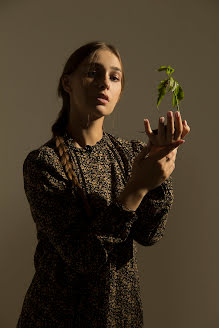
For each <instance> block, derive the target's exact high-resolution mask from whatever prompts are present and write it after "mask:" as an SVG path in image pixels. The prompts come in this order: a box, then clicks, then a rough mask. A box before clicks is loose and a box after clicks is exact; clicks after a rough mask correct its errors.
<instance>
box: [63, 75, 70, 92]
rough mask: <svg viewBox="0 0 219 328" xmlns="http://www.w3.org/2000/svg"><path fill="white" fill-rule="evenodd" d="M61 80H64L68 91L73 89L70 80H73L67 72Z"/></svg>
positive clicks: (65, 88) (64, 86) (64, 85)
mask: <svg viewBox="0 0 219 328" xmlns="http://www.w3.org/2000/svg"><path fill="white" fill-rule="evenodd" d="M61 80H62V86H63V89H64V90H65V91H66V92H68V93H69V92H71V90H72V89H71V84H70V82H71V80H70V76H69V75H67V74H64V75H63V76H62V79H61Z"/></svg>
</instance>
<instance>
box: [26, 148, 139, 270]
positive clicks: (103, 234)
mask: <svg viewBox="0 0 219 328" xmlns="http://www.w3.org/2000/svg"><path fill="white" fill-rule="evenodd" d="M23 176H24V189H25V193H26V196H27V200H28V202H29V205H30V210H31V213H32V217H33V220H34V222H35V223H36V228H37V232H38V236H40V237H41V238H44V240H46V241H47V242H49V244H50V245H52V247H53V248H54V250H55V252H56V253H57V254H59V256H60V257H61V258H62V260H63V261H64V263H65V264H66V265H67V266H69V268H70V271H71V272H72V275H74V274H77V273H88V272H96V271H98V270H99V269H100V268H101V267H102V266H103V265H104V264H106V262H107V260H108V257H109V253H110V250H111V249H113V245H114V244H118V243H124V242H125V241H126V240H127V237H128V236H129V233H130V230H131V226H132V224H133V223H134V222H135V221H136V220H137V215H136V213H135V211H128V210H127V209H125V208H124V207H123V206H122V205H121V204H119V203H113V204H110V205H109V206H105V207H104V208H103V210H102V211H100V213H99V214H97V215H96V217H95V219H94V220H93V222H91V223H89V224H88V221H87V217H86V216H85V215H81V213H82V212H83V211H81V208H80V207H79V203H78V202H79V198H77V197H76V196H75V195H74V193H73V192H72V186H71V182H70V181H69V180H68V179H67V178H66V175H65V173H64V170H63V167H62V165H61V162H60V160H59V158H58V156H57V154H56V153H55V151H54V150H53V149H51V148H49V147H43V148H41V149H40V150H34V151H32V152H30V153H29V154H28V156H27V157H26V159H25V161H24V164H23ZM80 204H81V205H82V203H80ZM82 206H83V205H82ZM83 213H84V212H83Z"/></svg>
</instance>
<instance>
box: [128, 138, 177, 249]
mask: <svg viewBox="0 0 219 328" xmlns="http://www.w3.org/2000/svg"><path fill="white" fill-rule="evenodd" d="M131 144H132V150H133V152H132V153H131V155H132V156H131V162H132V161H133V160H134V158H135V156H137V154H138V153H139V152H140V151H141V150H142V148H143V147H145V146H146V143H144V142H142V141H141V140H131ZM133 192H136V190H135V188H134V189H133ZM140 194H141V193H140ZM173 200H174V194H173V184H172V177H171V176H169V178H168V179H167V180H165V181H164V182H163V183H162V184H161V185H160V186H159V187H157V188H155V189H153V190H150V191H149V192H147V193H146V194H143V196H142V195H141V201H140V204H137V205H138V207H137V208H136V214H137V217H138V219H137V220H136V221H135V222H134V223H133V225H132V228H131V235H132V237H133V239H134V240H136V241H137V242H138V243H139V244H141V245H143V246H148V245H153V244H154V243H156V242H157V241H159V240H160V239H161V238H162V236H163V234H164V231H165V227H166V224H167V217H168V213H169V211H170V209H171V207H172V204H173Z"/></svg>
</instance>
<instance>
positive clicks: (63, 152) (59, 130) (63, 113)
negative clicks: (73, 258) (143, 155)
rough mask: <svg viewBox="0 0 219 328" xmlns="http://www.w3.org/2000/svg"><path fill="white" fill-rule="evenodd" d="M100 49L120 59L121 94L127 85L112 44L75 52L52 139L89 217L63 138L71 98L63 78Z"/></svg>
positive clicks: (93, 45) (91, 44)
mask: <svg viewBox="0 0 219 328" xmlns="http://www.w3.org/2000/svg"><path fill="white" fill-rule="evenodd" d="M100 49H101V50H102V49H104V50H109V51H111V52H112V53H113V54H114V55H116V57H117V58H118V59H119V61H120V64H121V67H122V79H121V85H122V88H121V93H122V91H123V89H124V85H125V76H124V69H123V65H122V60H121V56H120V54H119V51H118V50H117V49H116V48H115V47H114V46H112V45H110V44H106V43H105V42H101V41H93V42H89V43H87V44H85V45H83V46H82V47H80V48H78V49H77V50H76V51H75V52H73V53H72V54H71V55H70V57H69V59H68V60H67V62H66V64H65V66H64V69H63V73H62V75H61V77H60V80H59V85H58V90H57V92H58V96H59V97H60V98H62V101H63V105H62V109H61V110H60V112H59V114H58V118H57V120H56V121H55V123H54V124H53V125H52V137H53V138H55V142H56V151H57V153H58V154H59V157H60V161H61V163H62V165H63V167H64V169H65V172H66V174H67V177H68V178H69V179H70V180H71V181H72V185H74V186H77V187H78V191H79V193H80V195H81V197H82V199H83V201H84V205H85V210H86V212H87V214H88V216H90V215H92V212H91V208H90V205H89V203H88V201H87V197H86V194H85V193H84V191H83V189H82V187H81V185H80V184H79V181H78V179H77V176H76V174H75V172H74V169H75V167H74V164H73V163H72V162H71V161H70V160H69V154H68V149H67V148H66V146H65V144H64V138H63V136H64V134H65V132H66V129H67V126H68V120H69V112H70V97H69V94H68V92H66V91H65V90H64V88H63V85H62V78H63V76H64V75H70V74H72V73H73V72H74V71H75V70H76V69H77V67H78V66H79V65H80V64H81V63H82V62H83V61H84V60H85V59H86V58H87V59H88V60H89V62H92V60H93V58H94V57H95V55H96V53H97V51H98V50H100Z"/></svg>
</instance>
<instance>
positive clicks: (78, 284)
mask: <svg viewBox="0 0 219 328" xmlns="http://www.w3.org/2000/svg"><path fill="white" fill-rule="evenodd" d="M64 140H65V144H66V146H67V147H68V148H69V151H70V159H71V161H74V163H75V167H76V169H75V173H76V175H77V177H78V179H79V183H80V185H81V186H82V187H83V190H84V191H85V192H86V193H87V194H88V201H89V204H90V205H91V207H92V210H93V216H92V217H91V218H88V216H87V215H86V212H85V210H84V204H83V200H82V199H81V198H80V196H79V194H78V188H77V187H72V185H71V181H70V180H69V179H67V176H66V174H65V171H64V168H63V166H62V164H61V162H60V160H59V157H58V155H57V153H56V151H55V140H54V139H53V138H52V139H50V140H49V141H47V142H46V143H45V144H44V145H42V146H41V147H39V148H38V149H36V150H33V151H31V152H30V153H29V154H28V155H27V157H26V158H25V160H24V164H23V175H24V189H25V193H26V196H27V200H28V202H29V205H30V211H31V214H32V217H33V220H34V222H35V224H36V230H37V239H38V244H37V247H36V251H35V254H34V266H35V274H34V277H33V279H32V282H31V284H30V286H29V288H28V290H27V292H26V295H25V298H24V301H23V305H22V309H21V314H20V316H19V320H18V323H17V326H16V328H38V327H41V328H44V327H45V328H47V327H48V328H70V327H72V328H73V327H74V328H75V327H76V328H81V327H83V328H85V327H86V328H143V308H142V301H141V297H140V284H139V274H138V267H137V260H136V252H137V245H136V242H138V243H139V244H141V245H143V246H150V245H153V244H154V243H156V242H158V241H159V240H160V239H161V238H162V236H163V234H164V231H165V226H166V223H167V216H168V212H169V210H170V208H171V206H172V203H173V187H172V177H171V176H170V177H169V178H168V179H167V180H166V181H164V182H163V183H162V184H161V185H160V186H159V187H157V188H156V189H153V190H151V191H150V192H149V193H148V194H147V195H146V196H145V197H144V198H143V200H142V202H141V204H140V205H139V207H138V208H137V210H136V211H132V210H130V209H128V208H126V207H125V206H123V205H122V204H121V203H119V201H118V200H117V197H118V196H119V194H120V193H121V192H122V190H123V189H124V187H125V185H126V183H127V181H128V179H129V177H130V176H131V170H132V163H133V160H134V158H135V157H136V155H137V154H138V153H139V152H140V151H141V150H142V148H143V147H144V146H145V145H146V143H144V142H142V141H140V140H134V139H133V140H131V141H127V140H125V139H122V138H120V137H118V136H113V135H111V134H109V133H106V132H104V131H103V137H102V139H101V140H100V141H98V142H97V143H96V144H95V145H94V146H90V145H87V146H86V147H84V148H76V147H75V146H74V145H73V139H72V138H71V137H70V136H69V135H67V134H65V136H64ZM145 328H146V327H145Z"/></svg>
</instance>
